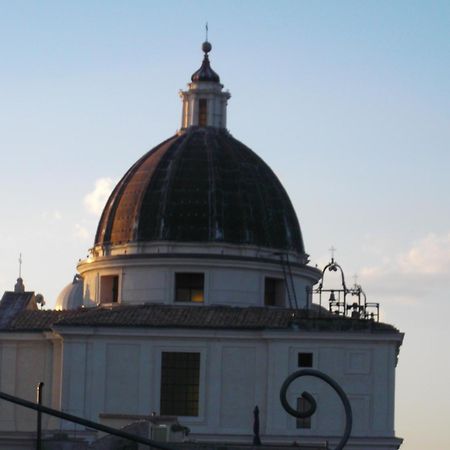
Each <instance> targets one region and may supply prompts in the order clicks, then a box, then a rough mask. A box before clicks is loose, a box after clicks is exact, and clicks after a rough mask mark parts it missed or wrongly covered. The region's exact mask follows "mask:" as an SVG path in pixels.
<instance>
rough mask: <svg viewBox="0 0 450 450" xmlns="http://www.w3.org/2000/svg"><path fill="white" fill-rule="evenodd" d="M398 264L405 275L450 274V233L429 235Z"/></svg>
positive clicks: (398, 261) (417, 243) (413, 247)
mask: <svg viewBox="0 0 450 450" xmlns="http://www.w3.org/2000/svg"><path fill="white" fill-rule="evenodd" d="M397 263H398V267H399V269H400V270H401V271H402V272H403V273H416V274H444V273H450V233H448V234H445V235H443V236H438V235H436V234H434V233H430V234H428V235H427V236H425V237H424V238H423V239H421V240H420V241H418V242H416V243H415V244H414V245H413V246H412V247H411V248H410V249H409V250H408V251H407V252H406V253H405V254H403V255H400V256H399V258H398V260H397Z"/></svg>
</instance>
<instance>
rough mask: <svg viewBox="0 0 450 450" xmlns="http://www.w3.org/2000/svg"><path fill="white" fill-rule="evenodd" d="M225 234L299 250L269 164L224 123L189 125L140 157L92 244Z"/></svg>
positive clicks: (228, 238)
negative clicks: (221, 126)
mask: <svg viewBox="0 0 450 450" xmlns="http://www.w3.org/2000/svg"><path fill="white" fill-rule="evenodd" d="M148 241H178V242H202V243H205V242H226V243H233V244H246V245H255V246H260V247H270V248H274V249H283V250H294V251H297V252H298V253H304V247H303V242H302V236H301V232H300V227H299V223H298V220H297V216H296V214H295V211H294V209H293V207H292V204H291V202H290V200H289V197H288V195H287V194H286V191H285V190H284V188H283V186H282V185H281V183H280V181H279V180H278V178H277V177H276V175H275V174H274V173H273V172H272V170H271V169H270V168H269V166H267V164H265V163H264V161H263V160H262V159H261V158H259V157H258V156H257V155H256V154H255V153H254V152H253V151H251V150H250V149H249V148H248V147H246V146H245V145H244V144H242V143H241V142H239V141H238V140H236V139H234V138H233V137H232V136H231V135H230V133H229V132H228V131H226V130H225V129H218V128H212V127H202V128H198V127H190V128H188V129H187V130H186V131H185V132H184V133H182V134H180V135H176V136H173V137H171V138H170V139H168V140H166V141H165V142H163V143H161V144H160V145H158V146H157V147H155V148H154V149H153V150H151V151H150V152H148V153H147V154H146V155H144V156H143V157H142V158H141V159H139V160H138V161H137V162H136V163H135V164H134V165H133V166H132V167H131V168H130V169H129V170H128V172H127V173H126V174H125V176H124V177H123V178H122V180H121V181H120V182H119V183H118V184H117V186H116V187H115V189H114V191H113V193H112V194H111V196H110V198H109V200H108V202H107V204H106V206H105V209H104V211H103V214H102V217H101V219H100V223H99V226H98V229H97V234H96V238H95V244H96V245H103V244H112V245H115V244H123V243H128V242H148Z"/></svg>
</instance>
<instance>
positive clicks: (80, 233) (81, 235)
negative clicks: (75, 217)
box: [74, 223, 90, 241]
mask: <svg viewBox="0 0 450 450" xmlns="http://www.w3.org/2000/svg"><path fill="white" fill-rule="evenodd" d="M74 235H75V237H77V238H78V239H80V240H82V241H87V240H88V239H89V237H90V233H89V231H88V230H87V228H85V227H83V226H82V225H79V224H78V223H77V224H75V231H74Z"/></svg>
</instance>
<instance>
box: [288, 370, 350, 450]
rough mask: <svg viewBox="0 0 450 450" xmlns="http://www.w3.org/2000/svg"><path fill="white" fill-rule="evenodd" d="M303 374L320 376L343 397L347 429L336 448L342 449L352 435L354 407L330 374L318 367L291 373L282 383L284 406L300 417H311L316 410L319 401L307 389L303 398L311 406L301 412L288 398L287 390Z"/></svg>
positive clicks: (293, 414) (337, 449) (289, 412)
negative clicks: (293, 406) (317, 368)
mask: <svg viewBox="0 0 450 450" xmlns="http://www.w3.org/2000/svg"><path fill="white" fill-rule="evenodd" d="M303 376H311V377H316V378H320V379H321V380H323V381H325V382H326V383H327V384H329V385H330V386H331V387H332V388H333V389H334V390H335V392H336V393H337V394H338V396H339V398H340V399H341V401H342V403H343V405H344V410H345V419H346V420H345V431H344V435H343V436H342V438H341V440H340V442H339V444H338V446H337V447H336V449H335V450H342V449H343V448H344V446H345V444H346V443H347V441H348V439H349V437H350V433H351V432H352V423H353V415H352V408H351V406H350V402H349V400H348V397H347V395H346V394H345V392H344V390H343V389H342V388H341V386H339V384H337V383H336V381H334V380H333V379H332V378H331V377H330V376H328V375H327V374H325V373H323V372H320V371H319V370H316V369H301V370H297V371H296V372H294V373H292V374H291V375H289V376H288V377H287V378H286V380H285V381H284V383H283V384H282V386H281V389H280V401H281V404H282V405H283V408H284V409H285V411H286V412H287V413H288V414H290V415H291V416H293V417H296V418H300V419H305V418H307V417H311V416H312V415H313V414H314V413H315V412H316V409H317V403H316V401H315V400H314V397H313V396H312V395H311V394H310V393H308V392H306V391H305V392H303V393H302V398H304V399H305V400H307V401H308V402H309V408H308V409H307V410H306V411H304V412H300V411H297V410H296V409H294V408H292V407H291V405H290V404H289V402H288V400H287V390H288V388H289V386H290V384H291V383H292V382H293V381H294V380H296V379H297V378H300V377H303Z"/></svg>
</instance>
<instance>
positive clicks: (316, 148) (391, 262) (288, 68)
mask: <svg viewBox="0 0 450 450" xmlns="http://www.w3.org/2000/svg"><path fill="white" fill-rule="evenodd" d="M0 7H1V14H0V54H1V56H2V70H1V71H0V98H1V102H0V154H1V163H2V164H1V165H2V175H1V177H0V196H1V197H0V200H1V202H2V206H3V207H2V212H3V214H2V220H1V221H0V231H1V234H2V237H3V239H2V241H1V243H0V252H1V258H0V290H5V289H10V288H12V286H13V284H14V281H15V278H16V277H17V271H18V263H17V259H18V254H19V252H22V253H23V259H24V264H23V275H24V278H25V282H26V286H27V288H29V289H33V290H36V291H38V292H42V293H43V294H44V296H45V297H46V299H47V302H48V304H49V305H51V304H52V303H53V302H54V300H55V298H56V296H57V294H58V292H59V291H60V289H61V288H62V287H63V286H64V285H65V284H67V283H68V282H69V281H70V280H71V278H72V277H73V275H74V273H75V265H76V262H77V261H78V259H79V258H83V257H84V256H85V255H86V250H87V249H88V248H89V247H90V246H91V245H92V241H93V234H94V232H95V227H96V223H97V221H98V209H99V202H100V203H101V201H102V199H103V198H104V194H105V193H106V192H107V191H108V189H109V188H110V186H111V185H112V181H117V180H118V179H119V178H120V177H121V175H122V174H123V173H124V172H125V171H126V169H127V168H128V167H129V166H130V165H131V164H132V163H133V162H134V161H135V160H136V159H137V158H138V157H139V156H140V155H142V154H143V153H144V152H145V151H147V150H148V149H150V148H152V147H153V146H155V145H156V144H158V143H159V142H160V141H162V140H163V139H165V138H167V137H168V136H170V135H172V134H173V133H174V132H175V131H176V130H177V128H178V127H179V123H180V115H181V114H180V113H181V108H180V100H179V98H178V90H179V89H182V88H184V87H185V86H186V83H187V82H188V81H189V77H190V75H191V73H192V72H194V71H195V70H196V69H197V68H198V66H199V65H200V62H201V58H202V54H201V51H200V46H201V42H202V41H203V39H204V24H205V22H206V21H208V22H209V37H210V40H211V42H212V44H213V50H212V53H211V61H212V66H213V68H214V69H215V70H216V71H217V72H218V73H219V74H220V76H221V80H222V82H223V83H224V84H225V88H227V89H230V91H231V94H232V98H231V100H230V102H229V108H228V126H229V129H230V131H231V133H232V134H233V135H234V136H235V137H236V138H238V139H239V140H241V141H243V142H244V143H246V144H247V145H248V146H249V147H251V148H252V149H253V150H255V151H256V152H257V153H258V154H259V155H260V156H261V157H263V159H264V160H265V161H266V162H267V163H268V164H269V165H270V166H271V167H272V168H273V169H274V171H275V172H276V173H277V175H278V176H279V178H280V179H281V181H282V182H283V184H284V186H285V188H286V189H287V191H288V192H289V194H290V196H291V199H292V201H293V203H294V206H295V208H296V210H297V213H298V216H299V218H300V223H301V226H302V231H303V235H304V240H305V244H306V248H307V251H308V252H309V253H310V255H311V260H312V262H313V263H319V264H323V263H325V262H326V261H327V259H328V257H329V253H328V248H329V247H330V246H331V245H334V246H335V247H336V248H337V249H338V251H337V255H336V257H337V260H338V261H339V262H340V263H341V264H342V265H343V267H344V269H345V270H346V273H347V274H348V276H349V278H350V279H351V275H352V274H353V273H357V274H358V277H359V282H361V284H363V286H364V287H365V289H366V291H367V293H368V295H369V299H372V300H373V301H380V302H381V304H382V311H383V318H384V320H386V321H388V322H391V323H393V324H394V325H396V326H398V327H399V328H400V329H401V330H402V331H405V332H406V340H405V344H404V346H403V348H402V351H401V355H400V363H399V367H398V399H397V434H398V435H400V436H403V437H404V438H405V439H406V441H405V444H404V446H403V447H402V449H404V450H419V449H420V450H423V449H424V448H433V449H434V450H446V449H447V448H448V442H449V441H450V435H449V431H448V426H447V424H446V422H447V418H448V417H449V414H450V395H449V392H448V386H447V377H448V375H447V374H448V372H449V369H450V367H449V358H448V350H447V344H448V342H449V338H450V335H449V334H450V333H449V331H448V326H447V321H448V317H449V316H450V306H449V304H450V302H449V298H448V297H449V294H448V293H449V292H450V281H449V280H450V208H449V207H448V196H449V192H450V181H449V179H450V178H449V176H448V172H449V169H450V151H449V150H450V148H449V142H450V3H449V2H447V1H442V2H439V1H395V2H392V1H339V2H338V1H320V2H319V1H277V2H275V1H228V2H219V1H211V0H210V1H204V2H203V1H196V2H192V1H164V2H162V1H161V2H159V1H153V2H151V1H131V2H119V1H108V2H106V1H78V2H60V1H54V2H52V1H40V2H32V1H17V2H9V1H0ZM99 180H103V182H102V181H99ZM111 180H112V181H111ZM96 183H97V184H96ZM96 186H97V188H96ZM89 194H91V195H89ZM102 194H103V196H102ZM93 210H96V211H97V212H93ZM425 396H427V397H428V399H429V400H428V402H432V403H433V404H434V406H433V407H435V408H436V412H435V413H434V414H433V415H434V417H433V420H430V421H426V420H424V418H423V414H422V413H421V411H422V408H426V407H427V406H426V405H427V404H428V403H427V400H425V398H424V397H425Z"/></svg>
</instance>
